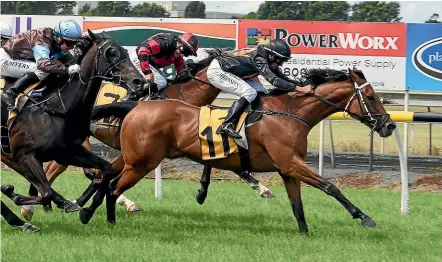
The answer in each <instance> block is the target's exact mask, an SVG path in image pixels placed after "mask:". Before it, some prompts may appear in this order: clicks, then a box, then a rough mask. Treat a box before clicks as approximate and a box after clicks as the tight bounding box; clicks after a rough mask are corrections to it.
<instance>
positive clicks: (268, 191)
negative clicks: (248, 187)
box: [260, 190, 275, 198]
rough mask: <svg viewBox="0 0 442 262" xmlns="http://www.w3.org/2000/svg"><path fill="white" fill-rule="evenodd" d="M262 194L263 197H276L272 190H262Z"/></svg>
mask: <svg viewBox="0 0 442 262" xmlns="http://www.w3.org/2000/svg"><path fill="white" fill-rule="evenodd" d="M260 196H261V197H262V198H272V197H275V195H274V194H273V193H272V191H270V190H266V191H264V192H262V193H261V195H260Z"/></svg>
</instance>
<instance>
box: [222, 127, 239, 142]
mask: <svg viewBox="0 0 442 262" xmlns="http://www.w3.org/2000/svg"><path fill="white" fill-rule="evenodd" d="M229 128H231V129H229ZM220 133H225V134H227V135H229V136H231V137H233V138H236V139H242V136H241V135H240V134H238V133H237V132H236V131H235V126H234V125H233V123H227V124H226V125H222V126H221V130H220Z"/></svg>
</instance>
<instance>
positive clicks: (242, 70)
mask: <svg viewBox="0 0 442 262" xmlns="http://www.w3.org/2000/svg"><path fill="white" fill-rule="evenodd" d="M290 55H291V50H290V47H289V45H288V44H287V43H286V42H285V41H283V40H281V39H278V40H271V41H270V43H269V44H266V45H258V46H257V47H256V48H246V49H240V50H233V51H228V52H225V53H223V54H222V55H221V56H218V57H217V58H215V59H214V60H213V61H212V62H211V64H210V65H209V68H208V69H207V79H208V80H209V81H210V82H211V83H212V84H213V85H214V86H215V87H217V88H219V89H221V90H223V91H225V92H227V93H231V94H235V95H237V96H240V98H239V100H238V101H235V102H234V103H233V105H232V106H231V108H230V109H229V112H228V114H227V117H226V119H225V120H224V122H223V124H222V125H221V127H220V129H219V130H218V131H217V133H227V134H228V135H229V136H232V137H234V138H238V139H240V138H242V137H241V135H239V134H238V133H237V132H236V131H235V128H236V125H237V123H238V120H239V118H240V116H241V114H242V113H243V112H244V110H245V109H246V107H247V105H248V104H249V103H251V102H252V101H253V100H255V98H256V96H257V92H256V90H255V89H254V88H253V87H251V86H250V85H249V84H247V83H246V82H245V81H244V80H243V79H250V78H253V77H255V76H257V75H259V74H261V75H262V76H263V77H264V78H265V79H266V80H267V81H268V82H269V83H270V84H271V85H272V86H274V87H276V88H277V89H282V90H287V91H289V90H290V91H297V92H300V93H304V94H308V93H311V92H312V87H311V86H310V85H307V86H300V85H301V81H299V80H292V79H290V78H288V77H286V76H285V75H284V74H283V73H282V72H281V70H280V69H279V66H281V65H282V64H283V63H284V62H286V61H288V60H289V59H290Z"/></svg>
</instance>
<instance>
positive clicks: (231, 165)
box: [80, 68, 396, 233]
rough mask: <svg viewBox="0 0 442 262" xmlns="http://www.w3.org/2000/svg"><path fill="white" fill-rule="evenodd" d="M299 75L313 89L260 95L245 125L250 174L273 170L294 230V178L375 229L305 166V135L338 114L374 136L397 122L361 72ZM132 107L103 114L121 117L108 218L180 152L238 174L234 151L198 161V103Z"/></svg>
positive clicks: (301, 220) (299, 211)
mask: <svg viewBox="0 0 442 262" xmlns="http://www.w3.org/2000/svg"><path fill="white" fill-rule="evenodd" d="M304 77H305V78H306V81H307V82H309V83H311V84H312V85H313V86H314V87H315V89H314V90H315V92H314V94H312V95H308V96H306V95H302V94H298V93H296V92H289V93H287V92H285V93H280V94H274V95H260V97H262V101H263V109H262V111H261V113H262V114H263V115H262V118H261V120H259V121H257V122H254V123H253V124H252V125H250V126H248V127H247V128H246V137H247V139H248V147H249V152H250V161H251V168H252V171H255V172H274V171H276V172H278V173H279V174H280V176H281V177H282V179H283V181H284V184H285V187H286V190H287V194H288V197H289V199H290V202H291V205H292V209H293V213H294V215H295V217H296V219H297V222H298V226H299V231H300V232H301V233H307V232H308V228H307V224H306V221H305V217H304V210H303V206H302V200H301V194H300V190H301V187H300V185H301V182H304V183H306V184H308V185H310V186H313V187H315V188H317V189H319V190H321V191H323V192H325V193H326V194H328V195H330V196H333V197H334V198H335V199H336V200H338V201H339V202H340V203H341V204H342V205H343V206H344V207H345V209H346V210H347V211H348V212H349V213H350V214H351V216H352V217H353V218H355V219H356V218H359V219H360V220H361V225H362V226H363V227H366V228H372V227H376V223H375V221H374V220H373V219H371V218H370V217H369V216H368V215H366V214H365V213H363V212H362V211H361V210H360V209H359V208H358V207H356V206H355V205H354V204H352V203H351V202H350V201H349V200H348V199H347V198H346V197H345V196H344V195H343V194H342V193H341V191H340V190H339V189H338V188H337V187H336V186H335V185H334V184H332V183H331V182H329V181H327V180H326V179H324V178H323V177H321V176H319V175H318V174H317V172H316V171H314V170H313V169H311V168H310V167H309V166H308V165H307V164H306V163H305V158H306V155H307V136H308V134H309V131H310V130H311V129H312V127H313V126H315V125H316V124H318V123H319V122H320V121H322V120H323V119H325V118H327V117H328V116H329V115H331V114H333V113H335V112H338V111H344V112H347V113H348V114H350V115H351V116H352V117H353V118H355V119H357V120H359V121H361V122H362V123H363V124H365V125H366V126H368V127H369V128H370V129H371V130H372V131H371V132H374V131H376V132H377V133H378V134H379V135H380V136H381V137H388V136H390V135H391V134H392V132H393V130H394V129H395V128H396V125H395V123H394V122H393V121H392V120H391V118H390V116H389V115H388V114H387V112H386V111H385V109H384V107H383V105H382V103H381V101H380V100H379V97H378V96H377V94H376V93H375V91H374V89H373V88H372V86H371V85H370V83H369V82H367V80H366V79H365V76H364V75H363V73H362V72H361V71H358V70H357V69H355V68H354V69H353V70H352V69H348V74H347V73H346V72H343V71H338V70H332V69H311V70H308V71H307V73H306V74H305V76H304ZM131 107H134V106H133V105H128V104H124V103H119V104H115V105H113V108H109V109H108V111H109V112H108V113H109V114H110V115H112V114H113V115H116V116H118V117H120V118H124V120H123V124H122V128H121V136H120V139H121V141H120V143H121V154H122V155H123V159H124V162H125V165H124V168H123V171H122V173H121V174H120V175H119V176H118V177H116V178H115V179H114V180H113V181H112V182H111V184H110V189H105V188H104V187H102V188H101V189H100V190H110V191H111V192H110V193H108V196H107V197H106V204H107V219H108V222H110V223H115V222H116V220H115V219H116V218H115V199H116V198H117V197H118V196H119V195H120V194H122V193H123V192H124V191H126V190H128V189H129V188H131V187H133V186H134V185H135V184H136V183H138V181H140V179H142V178H143V177H144V176H145V174H146V173H148V172H150V171H151V170H152V169H154V168H155V167H156V166H157V165H158V164H159V163H160V162H161V161H162V160H163V159H164V158H166V157H167V158H174V157H182V156H184V157H186V158H189V159H191V160H193V161H196V162H198V163H201V164H203V165H205V166H210V167H215V168H219V169H225V170H232V171H236V172H239V171H241V164H240V159H239V157H238V154H231V155H230V156H228V157H227V158H223V159H216V160H208V161H204V160H202V153H201V150H200V141H199V137H198V136H199V134H198V133H199V131H198V126H199V123H198V122H199V120H198V118H199V113H200V108H198V107H195V106H191V105H189V104H187V103H184V102H181V101H176V100H166V101H151V102H140V103H138V105H136V106H135V107H134V108H131ZM130 109H131V110H130ZM103 114H104V113H103ZM94 201H95V200H94ZM94 211H95V210H94V209H90V208H87V209H83V210H82V211H80V219H81V221H82V223H87V222H88V221H89V220H90V218H91V217H92V215H93V212H94Z"/></svg>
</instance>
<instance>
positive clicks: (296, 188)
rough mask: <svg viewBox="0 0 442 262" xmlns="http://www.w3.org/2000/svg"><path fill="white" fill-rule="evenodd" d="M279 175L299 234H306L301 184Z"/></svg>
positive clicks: (296, 180)
mask: <svg viewBox="0 0 442 262" xmlns="http://www.w3.org/2000/svg"><path fill="white" fill-rule="evenodd" d="M279 175H280V176H281V178H282V180H284V185H285V189H286V190H287V195H288V197H289V200H290V204H291V205H292V210H293V214H294V215H295V217H296V221H298V226H299V232H300V233H301V234H307V233H308V228H307V223H306V222H305V217H304V207H303V206H302V199H301V182H300V181H299V180H298V179H296V178H294V177H289V176H285V175H284V174H282V173H281V172H279Z"/></svg>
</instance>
